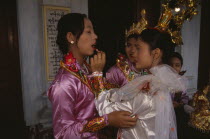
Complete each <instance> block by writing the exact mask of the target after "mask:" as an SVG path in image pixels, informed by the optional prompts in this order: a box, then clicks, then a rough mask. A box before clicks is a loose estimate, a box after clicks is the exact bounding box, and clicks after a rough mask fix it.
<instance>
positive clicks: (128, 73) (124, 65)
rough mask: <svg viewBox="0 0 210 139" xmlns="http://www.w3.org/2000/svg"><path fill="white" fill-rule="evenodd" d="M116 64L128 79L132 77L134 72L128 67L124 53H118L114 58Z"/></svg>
mask: <svg viewBox="0 0 210 139" xmlns="http://www.w3.org/2000/svg"><path fill="white" fill-rule="evenodd" d="M116 65H117V67H118V68H119V69H120V70H121V71H122V72H123V74H124V75H125V77H126V79H127V80H128V81H131V80H133V79H134V72H133V71H132V70H131V69H130V67H129V64H128V61H127V59H126V57H125V56H124V55H122V54H119V56H118V58H117V60H116Z"/></svg>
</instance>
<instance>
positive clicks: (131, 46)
mask: <svg viewBox="0 0 210 139" xmlns="http://www.w3.org/2000/svg"><path fill="white" fill-rule="evenodd" d="M136 47H137V40H136V39H135V38H130V39H128V41H127V44H126V47H125V52H126V55H127V57H128V59H129V60H130V61H131V62H134V61H135V58H136V56H137V49H136Z"/></svg>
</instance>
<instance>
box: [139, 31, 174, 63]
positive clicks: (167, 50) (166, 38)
mask: <svg viewBox="0 0 210 139" xmlns="http://www.w3.org/2000/svg"><path fill="white" fill-rule="evenodd" d="M140 39H141V40H142V41H144V42H145V43H147V44H149V46H150V49H151V50H154V49H156V48H159V49H160V50H161V51H162V52H163V56H162V62H163V63H164V64H167V63H168V58H169V56H170V54H171V53H172V52H173V51H174V46H175V45H174V43H173V42H172V40H171V36H170V34H168V33H166V32H162V31H159V30H158V29H150V28H148V29H145V30H143V31H142V33H141V34H140Z"/></svg>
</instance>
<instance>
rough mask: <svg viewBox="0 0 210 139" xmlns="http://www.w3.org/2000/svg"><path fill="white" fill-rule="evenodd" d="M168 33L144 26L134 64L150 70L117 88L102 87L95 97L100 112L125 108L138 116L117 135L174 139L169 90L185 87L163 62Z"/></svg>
mask: <svg viewBox="0 0 210 139" xmlns="http://www.w3.org/2000/svg"><path fill="white" fill-rule="evenodd" d="M172 45H173V44H172V41H171V37H170V35H169V34H167V33H164V32H162V31H159V30H158V29H145V30H144V31H143V32H142V33H141V34H140V37H139V39H138V47H137V49H138V56H137V59H136V67H137V68H142V69H147V70H148V71H149V72H150V74H148V75H144V76H141V77H137V78H136V79H134V80H133V81H131V82H129V83H128V84H126V85H125V86H123V87H122V88H120V89H111V90H107V91H102V92H101V93H99V94H98V97H97V99H96V106H97V110H98V111H99V114H100V115H104V114H107V113H110V112H113V111H119V110H126V111H129V112H131V113H133V114H132V115H131V116H132V117H138V121H137V124H136V126H135V127H132V128H121V129H120V131H119V134H118V137H119V138H121V139H177V132H176V118H175V114H174V109H173V105H172V100H171V95H170V93H172V92H176V91H184V90H185V88H186V87H185V80H184V79H183V78H182V77H181V76H180V75H178V74H177V73H176V72H175V71H174V70H173V69H172V68H171V67H169V66H167V65H165V64H164V63H166V62H167V60H168V56H169V54H170V53H171V52H172V48H171V46H172Z"/></svg>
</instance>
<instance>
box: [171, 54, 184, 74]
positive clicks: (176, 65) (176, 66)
mask: <svg viewBox="0 0 210 139" xmlns="http://www.w3.org/2000/svg"><path fill="white" fill-rule="evenodd" d="M169 65H170V66H171V67H172V68H174V69H175V70H176V71H177V73H180V71H181V68H182V64H181V61H180V60H179V59H178V58H177V57H172V58H171V59H170V61H169Z"/></svg>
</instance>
